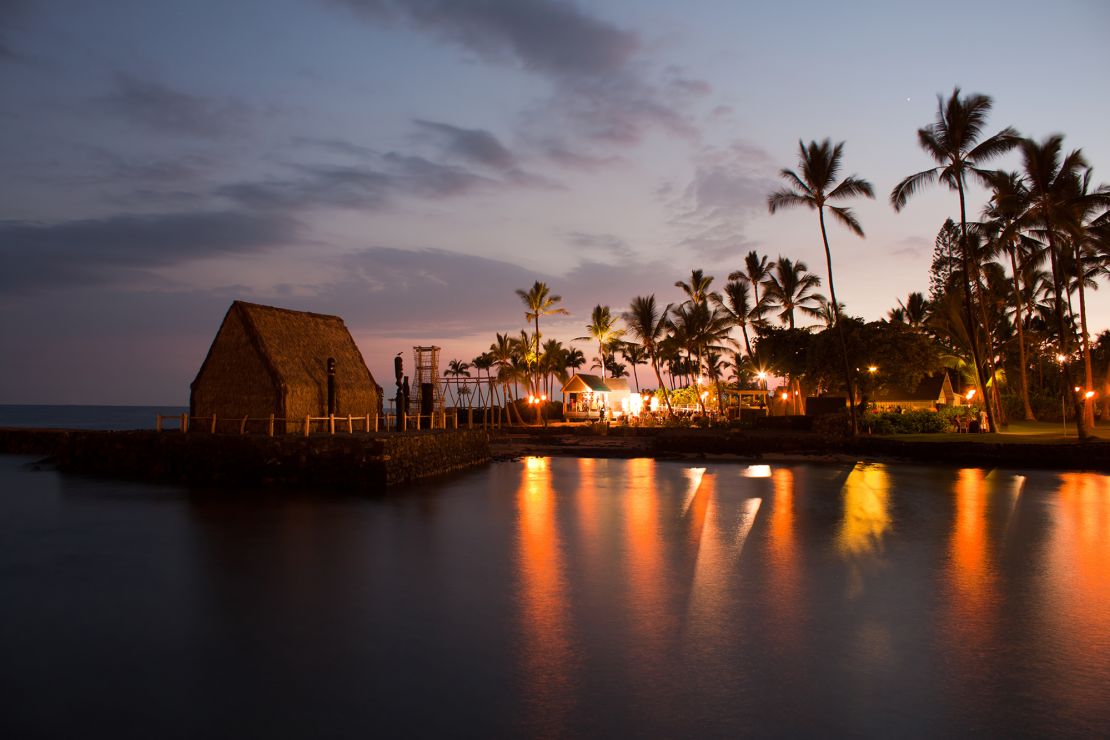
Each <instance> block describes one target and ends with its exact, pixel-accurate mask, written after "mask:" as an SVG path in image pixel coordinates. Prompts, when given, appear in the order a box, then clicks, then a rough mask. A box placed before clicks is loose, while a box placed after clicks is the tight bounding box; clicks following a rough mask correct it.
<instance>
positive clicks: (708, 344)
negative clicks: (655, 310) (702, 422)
mask: <svg viewBox="0 0 1110 740" xmlns="http://www.w3.org/2000/svg"><path fill="white" fill-rule="evenodd" d="M669 327H670V329H671V331H672V332H673V334H674V337H675V338H676V339H677V340H678V341H679V342H680V343H681V344H682V346H683V348H684V349H685V350H686V351H687V353H689V355H690V356H691V357H696V358H697V365H696V366H695V368H694V372H696V373H698V374H699V375H700V374H701V372H702V368H703V367H705V361H704V360H705V357H706V356H707V354H708V353H709V352H714V351H717V352H719V351H721V350H723V349H724V347H722V346H720V344H719V342H721V341H723V340H725V339H726V338H727V337H728V331H729V328H730V327H731V324H730V322H729V320H728V317H727V316H726V315H725V314H724V313H723V312H722V311H721V310H720V309H719V308H717V307H716V306H711V305H710V304H709V303H707V302H703V303H692V302H689V301H687V302H686V303H683V304H682V305H681V306H678V307H676V308H674V309H672V310H671V319H670V322H669ZM709 369H710V372H711V374H712V368H709ZM713 380H716V377H715V376H713ZM718 401H720V399H718ZM699 402H700V401H699ZM702 410H703V411H704V406H703V408H702Z"/></svg>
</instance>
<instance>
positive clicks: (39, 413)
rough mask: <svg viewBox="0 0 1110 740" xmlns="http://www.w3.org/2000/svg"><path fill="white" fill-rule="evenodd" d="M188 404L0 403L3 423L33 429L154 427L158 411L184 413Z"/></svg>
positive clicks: (1, 422)
mask: <svg viewBox="0 0 1110 740" xmlns="http://www.w3.org/2000/svg"><path fill="white" fill-rule="evenodd" d="M188 410H189V407H188V406H174V405H171V404H167V405H165V406H122V405H107V404H88V405H84V404H0V427H28V428H33V429H103V430H107V431H124V430H128V429H153V428H154V417H155V415H156V414H163V415H172V414H183V413H185V412H186V411H188Z"/></svg>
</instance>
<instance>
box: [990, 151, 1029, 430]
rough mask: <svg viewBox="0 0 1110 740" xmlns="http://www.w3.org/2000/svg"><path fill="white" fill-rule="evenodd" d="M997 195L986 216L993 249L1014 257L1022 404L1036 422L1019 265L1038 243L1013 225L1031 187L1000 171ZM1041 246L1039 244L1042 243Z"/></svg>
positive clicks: (996, 177) (993, 182) (1017, 176)
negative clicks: (1027, 247) (1024, 251)
mask: <svg viewBox="0 0 1110 740" xmlns="http://www.w3.org/2000/svg"><path fill="white" fill-rule="evenodd" d="M991 187H992V189H993V191H994V192H993V194H992V196H991V202H990V203H989V204H988V205H987V207H986V208H984V209H983V217H984V218H985V223H984V229H985V230H986V231H987V233H988V234H990V236H992V237H993V239H992V247H993V249H992V251H993V252H1000V251H1001V252H1005V253H1006V256H1007V257H1009V259H1010V271H1011V279H1012V281H1013V291H1014V293H1013V294H1014V326H1015V328H1016V329H1017V334H1018V336H1017V339H1018V368H1019V380H1020V385H1021V387H1020V390H1021V405H1022V412H1023V413H1024V416H1025V420H1026V421H1036V420H1037V417H1036V415H1035V414H1034V413H1033V405H1032V404H1031V403H1030V401H1029V372H1028V361H1027V360H1026V357H1025V346H1026V345H1025V319H1024V317H1023V316H1022V308H1023V304H1024V303H1025V300H1024V292H1023V291H1022V289H1021V277H1022V274H1023V270H1022V267H1021V266H1020V265H1019V261H1021V260H1019V251H1018V250H1019V247H1020V245H1021V244H1022V243H1023V242H1024V243H1026V244H1030V243H1032V244H1036V242H1034V241H1033V240H1032V239H1030V238H1029V237H1025V236H1022V235H1021V234H1020V233H1018V232H1017V231H1016V230H1014V229H1011V228H1010V226H1011V225H1012V224H1013V223H1014V221H1015V220H1016V219H1017V218H1018V217H1019V216H1020V215H1021V213H1022V211H1024V210H1025V208H1026V206H1027V204H1028V199H1029V190H1028V189H1027V188H1026V187H1025V183H1024V182H1022V179H1021V175H1020V174H1018V173H1017V172H997V173H995V174H994V175H993V176H992V178H991ZM1038 246H1039V245H1038Z"/></svg>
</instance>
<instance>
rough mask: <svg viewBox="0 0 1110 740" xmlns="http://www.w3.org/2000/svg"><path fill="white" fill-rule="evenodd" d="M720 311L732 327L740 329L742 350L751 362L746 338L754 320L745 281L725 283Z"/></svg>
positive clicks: (753, 308)
mask: <svg viewBox="0 0 1110 740" xmlns="http://www.w3.org/2000/svg"><path fill="white" fill-rule="evenodd" d="M719 307H720V309H721V310H722V311H723V312H724V313H725V316H726V317H727V318H728V320H729V321H730V322H731V323H732V325H733V326H739V327H740V333H741V335H743V337H744V349H745V350H746V351H747V353H748V358H749V360H752V359H754V358H752V343H751V340H750V339H749V337H748V325H749V324H750V323H752V322H753V321H754V320H755V318H756V317H755V307H754V305H753V304H752V299H751V293H750V292H749V290H748V282H747V281H746V280H729V281H728V282H727V283H725V294H724V297H723V299H721V300H720V301H719Z"/></svg>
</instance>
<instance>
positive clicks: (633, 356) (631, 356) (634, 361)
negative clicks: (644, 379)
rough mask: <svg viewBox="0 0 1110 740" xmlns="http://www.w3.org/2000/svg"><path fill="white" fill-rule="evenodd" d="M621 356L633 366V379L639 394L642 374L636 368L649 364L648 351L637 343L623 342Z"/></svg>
mask: <svg viewBox="0 0 1110 740" xmlns="http://www.w3.org/2000/svg"><path fill="white" fill-rule="evenodd" d="M621 355H622V356H623V357H624V359H625V360H627V361H628V364H629V365H631V366H632V377H633V379H635V381H636V392H637V393H639V392H640V374H639V373H637V372H636V366H637V365H644V364H646V363H647V359H648V354H647V350H645V349H644V348H643V347H642V346H640V345H639V344H636V343H635V342H621Z"/></svg>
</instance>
